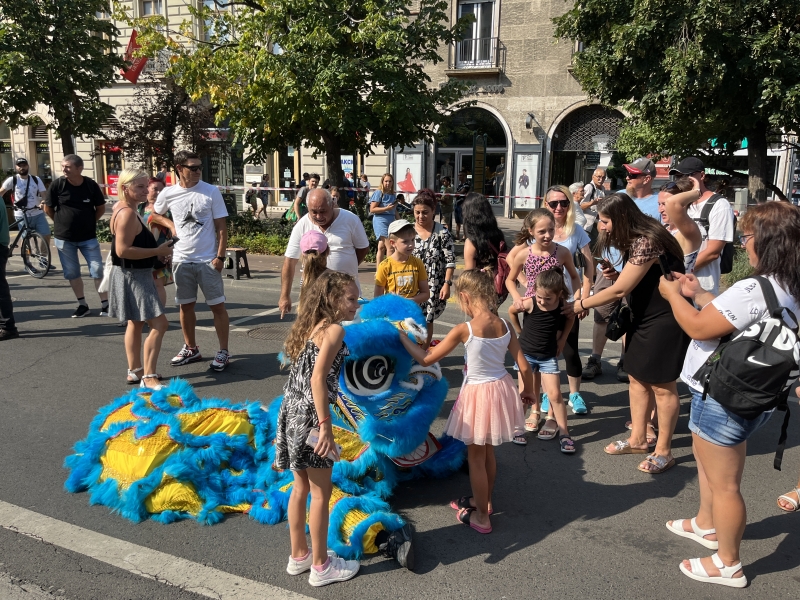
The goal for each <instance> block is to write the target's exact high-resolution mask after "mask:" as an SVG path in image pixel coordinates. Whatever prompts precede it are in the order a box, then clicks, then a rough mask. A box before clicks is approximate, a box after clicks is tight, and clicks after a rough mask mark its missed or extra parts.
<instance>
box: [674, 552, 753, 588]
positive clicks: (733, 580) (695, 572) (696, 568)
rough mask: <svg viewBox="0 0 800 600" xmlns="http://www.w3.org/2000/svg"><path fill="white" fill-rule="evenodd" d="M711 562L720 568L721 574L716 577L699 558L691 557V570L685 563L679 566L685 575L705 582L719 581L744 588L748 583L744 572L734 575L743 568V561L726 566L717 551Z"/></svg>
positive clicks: (722, 583)
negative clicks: (707, 570)
mask: <svg viewBox="0 0 800 600" xmlns="http://www.w3.org/2000/svg"><path fill="white" fill-rule="evenodd" d="M711 562H713V563H714V566H715V567H717V568H718V569H719V575H717V576H716V577H711V576H710V575H709V574H708V572H706V570H705V568H704V567H703V563H701V562H700V559H699V558H690V559H689V565H690V566H691V570H689V569H687V568H686V567H684V566H683V563H681V564H680V565H678V567H679V568H680V570H681V572H682V573H683V574H684V575H686V576H687V577H690V578H691V579H694V580H695V581H702V582H704V583H717V584H719V585H724V586H727V587H733V588H743V587H745V586H746V585H747V577H745V576H744V574H742V576H741V577H734V575H736V573H738V572H739V571H741V570H742V563H741V562H738V563H736V564H735V565H733V566H732V567H726V566H725V563H723V562H722V559H721V558H720V557H719V556H717V554H716V553H715V554H712V555H711Z"/></svg>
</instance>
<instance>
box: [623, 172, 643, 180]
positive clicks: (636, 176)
mask: <svg viewBox="0 0 800 600" xmlns="http://www.w3.org/2000/svg"><path fill="white" fill-rule="evenodd" d="M625 177H627V178H628V179H638V178H639V177H644V173H628V174H627V175H625Z"/></svg>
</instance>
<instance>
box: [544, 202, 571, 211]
mask: <svg viewBox="0 0 800 600" xmlns="http://www.w3.org/2000/svg"><path fill="white" fill-rule="evenodd" d="M569 202H570V201H569V200H553V201H552V202H548V203H547V206H549V207H550V208H551V209H552V210H555V209H556V208H558V207H559V206H560V207H561V208H569Z"/></svg>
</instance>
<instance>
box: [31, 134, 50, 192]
mask: <svg viewBox="0 0 800 600" xmlns="http://www.w3.org/2000/svg"><path fill="white" fill-rule="evenodd" d="M33 144H34V149H35V151H36V174H37V175H38V176H39V177H41V179H42V182H43V183H44V186H45V187H47V186H49V185H50V184H51V183H52V182H53V166H52V161H51V159H50V142H34V143H33Z"/></svg>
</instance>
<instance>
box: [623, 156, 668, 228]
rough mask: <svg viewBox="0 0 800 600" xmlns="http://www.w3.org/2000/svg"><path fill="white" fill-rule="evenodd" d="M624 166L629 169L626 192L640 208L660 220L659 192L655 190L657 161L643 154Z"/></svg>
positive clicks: (626, 169) (626, 175)
mask: <svg viewBox="0 0 800 600" xmlns="http://www.w3.org/2000/svg"><path fill="white" fill-rule="evenodd" d="M623 166H624V167H625V171H627V173H626V174H625V180H626V181H627V185H626V186H625V193H627V194H628V195H629V196H630V197H631V198H632V199H633V201H634V202H635V203H636V206H638V207H639V210H641V211H642V212H643V213H644V214H646V215H649V216H651V217H653V218H654V219H655V220H656V221H659V222H660V221H661V215H660V214H659V212H658V192H657V191H653V180H654V179H655V178H656V165H655V163H654V162H653V161H652V160H650V159H649V158H646V157H644V156H642V157H640V158H637V159H636V160H635V161H633V162H632V163H630V164H628V165H623Z"/></svg>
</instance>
